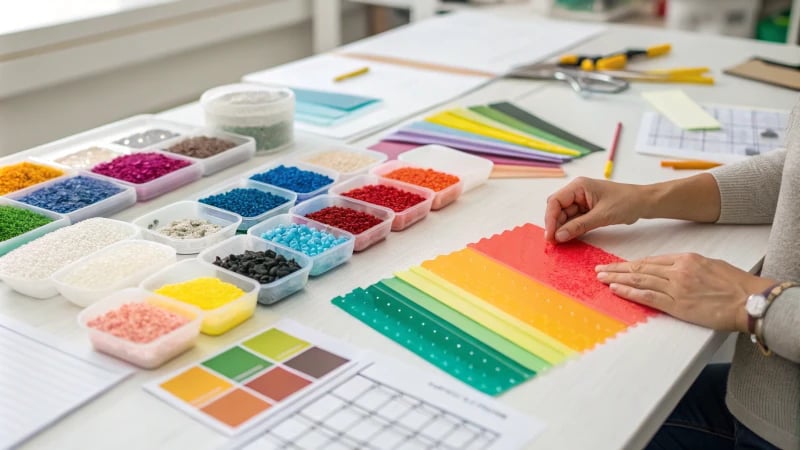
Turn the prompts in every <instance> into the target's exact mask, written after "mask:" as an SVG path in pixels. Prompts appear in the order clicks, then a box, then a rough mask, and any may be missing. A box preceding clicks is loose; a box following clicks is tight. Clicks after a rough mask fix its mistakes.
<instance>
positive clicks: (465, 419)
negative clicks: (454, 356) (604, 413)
mask: <svg viewBox="0 0 800 450" xmlns="http://www.w3.org/2000/svg"><path fill="white" fill-rule="evenodd" d="M542 429H543V424H542V423H541V422H539V421H538V420H535V419H533V418H531V417H528V416H525V415H523V414H520V413H518V412H516V411H514V410H512V409H509V408H507V407H505V406H504V405H502V404H500V403H498V402H497V401H495V400H494V399H492V398H490V397H486V396H483V395H480V394H477V393H475V392H469V391H467V390H465V389H464V388H462V387H460V386H456V385H453V384H452V383H450V382H448V380H447V379H443V378H441V377H437V376H436V375H435V374H422V373H420V371H418V370H414V369H411V368H410V367H407V366H404V365H402V364H399V363H396V362H394V361H393V360H389V359H386V358H380V359H377V360H376V361H375V362H374V363H373V362H371V363H368V364H366V365H362V366H360V367H357V368H355V370H350V371H348V373H347V374H344V375H342V376H340V377H338V378H337V379H336V380H335V381H334V382H333V383H331V386H330V387H329V388H327V389H325V390H324V391H322V392H319V393H318V395H313V396H311V398H309V399H308V400H307V401H305V402H304V403H303V404H302V406H300V407H299V408H297V409H295V410H293V411H291V412H290V413H288V414H281V415H276V416H274V417H272V418H270V419H268V420H267V421H265V422H264V423H263V424H262V425H260V426H258V427H257V429H255V430H253V431H252V432H249V433H247V434H246V435H245V436H243V437H242V439H240V440H237V441H236V442H235V443H234V444H233V445H232V447H231V448H242V449H247V450H256V449H258V450H262V449H308V450H312V449H320V450H322V449H351V448H361V449H373V450H379V449H387V450H388V449H425V448H431V449H432V448H435V449H444V450H461V449H485V450H494V449H497V450H499V449H513V448H521V447H523V446H524V445H525V444H526V443H528V442H530V440H531V439H533V438H534V437H535V436H536V435H537V434H539V433H540V432H541V430H542Z"/></svg>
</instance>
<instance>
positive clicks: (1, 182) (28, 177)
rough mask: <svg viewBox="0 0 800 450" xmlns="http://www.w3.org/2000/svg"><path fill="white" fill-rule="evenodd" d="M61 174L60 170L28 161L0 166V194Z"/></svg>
mask: <svg viewBox="0 0 800 450" xmlns="http://www.w3.org/2000/svg"><path fill="white" fill-rule="evenodd" d="M63 174H64V171H62V170H59V169H55V168H52V167H48V166H44V165H41V164H34V163H29V162H22V163H18V164H12V165H10V166H5V167H0V195H5V194H8V193H9V192H14V191H18V190H20V189H24V188H26V187H28V186H33V185H34V184H38V183H41V182H43V181H47V180H50V179H52V178H56V177H60V176H61V175H63Z"/></svg>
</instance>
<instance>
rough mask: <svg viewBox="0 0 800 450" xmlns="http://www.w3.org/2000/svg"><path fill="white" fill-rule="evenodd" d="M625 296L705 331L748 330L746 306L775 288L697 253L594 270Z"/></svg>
mask: <svg viewBox="0 0 800 450" xmlns="http://www.w3.org/2000/svg"><path fill="white" fill-rule="evenodd" d="M595 270H596V271H597V279H598V280H600V281H601V282H603V283H605V284H608V285H610V288H611V290H612V291H613V292H614V293H615V294H617V295H619V296H620V297H623V298H626V299H628V300H632V301H634V302H637V303H641V304H643V305H647V306H650V307H652V308H655V309H658V310H661V311H664V312H665V313H667V314H669V315H671V316H673V317H676V318H678V319H682V320H685V321H687V322H691V323H694V324H697V325H702V326H704V327H708V328H713V329H715V330H722V331H739V332H744V333H746V332H747V312H746V311H745V308H744V304H745V302H746V301H747V297H748V296H749V295H750V294H755V293H760V292H762V291H764V290H765V289H767V288H769V287H770V286H772V285H773V284H775V281H774V280H770V279H767V278H761V277H758V276H756V275H753V274H750V273H748V272H745V271H743V270H740V269H737V268H736V267H733V266H732V265H730V264H728V263H726V262H725V261H721V260H718V259H710V258H706V257H704V256H700V255H697V254H694V253H681V254H672V255H660V256H652V257H648V258H644V259H640V260H636V261H628V262H622V263H613V264H607V265H602V266H597V267H596V268H595Z"/></svg>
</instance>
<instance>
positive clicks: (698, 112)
mask: <svg viewBox="0 0 800 450" xmlns="http://www.w3.org/2000/svg"><path fill="white" fill-rule="evenodd" d="M642 97H644V99H645V100H647V101H648V102H649V103H650V104H651V105H652V106H653V107H654V108H655V109H656V110H658V112H660V113H661V114H663V115H664V116H665V117H666V118H667V119H669V120H670V122H672V123H674V124H675V125H676V126H678V127H681V128H683V129H684V130H719V129H720V128H722V125H721V124H720V123H719V121H718V120H717V119H715V118H714V116H712V115H711V114H709V113H707V112H706V110H704V109H703V108H702V107H701V106H700V105H698V104H697V103H695V101H694V100H692V99H691V98H690V97H689V96H688V95H686V93H685V92H683V91H681V90H680V89H674V90H669V91H653V92H643V93H642Z"/></svg>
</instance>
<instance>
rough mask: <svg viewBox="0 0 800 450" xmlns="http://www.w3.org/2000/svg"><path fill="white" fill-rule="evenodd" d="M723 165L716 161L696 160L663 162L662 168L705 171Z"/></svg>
mask: <svg viewBox="0 0 800 450" xmlns="http://www.w3.org/2000/svg"><path fill="white" fill-rule="evenodd" d="M721 165H722V164H721V163H718V162H714V161H701V160H695V159H689V160H685V161H661V167H672V168H673V169H674V170H705V169H712V168H714V167H717V166H721Z"/></svg>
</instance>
